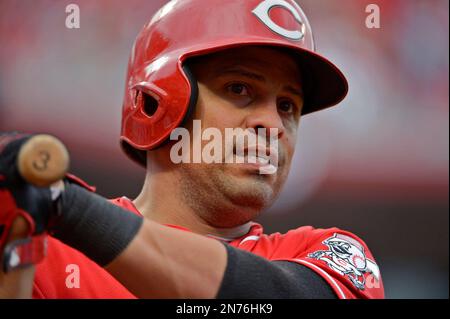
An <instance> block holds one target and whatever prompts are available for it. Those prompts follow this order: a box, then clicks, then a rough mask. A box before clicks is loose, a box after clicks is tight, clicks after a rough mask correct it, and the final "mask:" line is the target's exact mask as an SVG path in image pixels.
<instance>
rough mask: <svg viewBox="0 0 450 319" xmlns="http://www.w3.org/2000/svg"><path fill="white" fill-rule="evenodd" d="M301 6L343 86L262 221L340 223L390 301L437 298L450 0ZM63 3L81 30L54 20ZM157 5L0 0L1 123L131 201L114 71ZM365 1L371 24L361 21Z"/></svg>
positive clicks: (313, 122) (444, 259) (133, 173)
mask: <svg viewBox="0 0 450 319" xmlns="http://www.w3.org/2000/svg"><path fill="white" fill-rule="evenodd" d="M298 2H299V4H300V5H301V6H302V7H303V9H304V11H305V12H306V14H307V15H308V17H309V20H310V22H311V24H312V27H313V30H314V31H315V38H316V43H317V46H318V51H319V52H320V53H323V54H324V55H325V56H327V57H329V58H330V59H331V60H332V61H334V62H335V63H336V64H337V65H339V66H340V67H342V69H343V71H344V73H345V74H346V75H347V76H348V79H349V82H350V93H349V96H348V98H347V99H346V100H345V101H344V102H343V103H342V104H341V105H340V106H338V107H336V108H333V109H330V110H327V111H324V112H320V113H317V114H312V115H308V116H306V117H305V118H304V119H302V123H301V129H300V137H299V146H298V149H297V153H296V158H295V162H294V167H293V168H292V174H291V176H290V179H289V181H288V184H287V185H286V187H285V190H284V192H283V194H282V195H281V197H280V199H279V200H278V202H277V203H276V204H275V205H274V206H273V207H272V208H270V209H269V210H268V211H267V212H265V214H264V215H263V216H261V218H260V220H259V221H260V222H262V223H263V224H264V225H265V227H266V229H267V231H280V232H284V231H286V230H288V229H290V228H293V227H297V226H300V225H313V226H316V227H331V226H337V227H341V228H344V229H349V230H351V231H353V232H355V233H356V234H358V235H360V236H361V237H362V238H363V239H364V240H365V241H366V242H367V243H368V245H369V247H371V249H372V252H373V253H374V255H375V257H376V258H377V261H378V263H379V264H380V267H381V271H382V275H383V278H384V281H385V287H386V295H387V297H388V298H448V252H449V247H448V243H449V237H448V209H449V203H448V180H449V89H448V86H449V73H448V72H449V57H448V55H449V40H448V33H449V31H448V28H449V21H448V19H449V14H448V12H449V2H448V1H446V0H427V1H423V0H376V1H375V0H374V1H370V0H367V1H365V0H321V1H313V0H298ZM70 3H76V4H78V5H79V7H80V10H81V28H80V29H72V30H70V29H67V28H66V27H65V19H66V15H67V14H66V13H65V7H66V6H67V5H68V4H70ZM163 3H165V1H163V0H127V1H126V2H125V1H121V0H97V1H88V0H72V1H65V0H61V1H53V0H22V1H15V0H2V1H1V2H0V43H1V45H0V129H1V130H2V131H4V130H20V131H29V132H48V133H53V134H56V135H57V136H59V137H60V138H61V139H63V140H64V141H65V142H66V143H67V144H68V146H69V148H70V151H71V155H72V159H73V164H72V168H73V169H72V171H73V172H74V173H76V174H78V175H80V176H81V177H83V178H84V179H86V180H87V181H88V182H90V183H91V184H95V185H96V186H97V187H98V190H99V193H101V194H103V195H105V196H108V197H114V196H122V195H126V196H128V197H130V198H133V197H134V196H136V195H137V192H138V191H139V190H140V187H141V183H142V181H143V177H144V176H143V175H144V174H143V173H144V171H143V170H142V169H141V168H139V167H137V166H136V165H135V164H133V163H131V162H130V161H128V160H127V159H126V157H125V156H124V155H123V154H122V153H121V151H120V149H119V144H118V135H119V130H120V115H121V102H122V98H123V92H124V81H125V70H126V65H127V59H128V55H129V50H130V48H131V46H132V44H133V41H134V38H135V36H136V34H137V33H138V31H139V30H140V28H141V27H142V26H143V24H144V23H145V22H147V21H148V20H149V18H150V17H151V16H152V14H153V13H154V12H155V11H156V9H157V8H159V7H160V6H161V5H162V4H163ZM370 3H376V4H377V5H379V7H380V8H381V28H380V29H368V28H367V27H366V25H365V19H366V16H367V15H368V13H366V12H365V8H366V6H367V5H368V4H370ZM180 23H189V18H188V17H187V19H186V21H183V22H180Z"/></svg>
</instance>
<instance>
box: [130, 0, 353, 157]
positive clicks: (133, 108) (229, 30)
mask: <svg viewBox="0 0 450 319" xmlns="http://www.w3.org/2000/svg"><path fill="white" fill-rule="evenodd" d="M244 45H264V46H276V47H284V48H288V49H291V50H292V51H293V52H295V54H296V55H297V56H298V61H299V63H300V64H301V66H303V68H304V69H303V73H306V75H305V74H304V76H305V79H304V80H305V81H308V82H309V83H308V86H309V87H310V88H311V90H310V91H309V93H308V94H307V96H306V97H305V105H304V108H303V114H308V113H311V112H314V111H318V110H321V109H324V108H327V107H330V106H333V105H336V104H338V103H339V102H340V101H342V99H343V98H344V97H345V96H346V94H347V90H348V86H347V81H346V79H345V77H344V75H343V74H342V73H341V72H340V71H339V70H338V68H337V67H335V66H334V65H333V64H332V63H331V62H329V61H328V60H327V59H325V58H323V57H321V56H320V55H318V54H316V53H314V51H315V47H314V39H313V34H312V31H311V27H310V25H309V23H308V20H307V18H306V16H305V14H304V13H303V11H302V9H301V8H300V7H299V5H298V4H297V3H296V2H295V1H294V0H226V1H224V0H172V1H170V2H168V3H167V4H166V5H165V6H164V7H163V8H161V9H160V10H159V11H158V12H157V13H156V14H155V15H154V16H153V18H152V20H151V21H150V22H149V23H147V24H146V25H145V26H144V28H143V29H142V31H141V32H140V34H139V35H138V37H137V39H136V41H135V43H134V46H133V49H132V52H131V57H130V60H129V64H128V75H127V81H126V91H125V98H124V104H123V118H122V134H121V144H122V147H123V149H124V150H125V152H126V153H127V154H128V155H129V156H130V157H131V158H132V159H133V160H135V161H137V162H138V163H140V164H143V165H145V162H146V156H145V151H147V150H151V149H154V148H156V147H158V146H159V145H161V144H162V143H163V142H164V141H166V140H167V139H168V137H169V136H170V133H171V132H172V130H173V129H175V128H176V127H179V126H180V125H181V124H182V122H183V120H184V119H185V118H186V117H187V116H188V113H189V112H190V111H192V109H193V107H194V106H195V104H196V102H197V82H196V81H195V79H194V78H193V77H192V75H191V73H190V71H189V68H188V67H187V66H186V63H185V61H186V60H187V59H189V58H190V57H194V56H200V55H205V54H209V53H213V52H217V51H219V50H223V49H226V48H233V47H239V46H244ZM305 70H307V71H306V72H305Z"/></svg>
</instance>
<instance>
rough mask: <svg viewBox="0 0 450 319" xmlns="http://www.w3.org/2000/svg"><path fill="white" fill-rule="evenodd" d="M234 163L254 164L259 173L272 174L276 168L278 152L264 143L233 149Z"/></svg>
mask: <svg viewBox="0 0 450 319" xmlns="http://www.w3.org/2000/svg"><path fill="white" fill-rule="evenodd" d="M234 155H236V157H235V159H236V163H238V164H245V165H250V166H255V167H256V168H259V170H260V173H261V174H274V173H275V172H276V171H277V169H278V152H277V150H275V149H274V148H271V147H269V148H267V147H265V146H264V145H251V146H248V147H246V148H244V149H241V150H237V149H236V147H235V149H234Z"/></svg>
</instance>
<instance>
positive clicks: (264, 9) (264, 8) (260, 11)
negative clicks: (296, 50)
mask: <svg viewBox="0 0 450 319" xmlns="http://www.w3.org/2000/svg"><path fill="white" fill-rule="evenodd" d="M294 3H295V2H294ZM274 7H282V8H284V9H286V10H288V11H289V12H290V13H292V15H293V16H294V18H295V20H296V21H297V22H298V23H299V24H300V26H301V27H300V30H287V29H285V28H283V27H281V26H280V25H278V24H276V23H275V22H274V21H273V20H272V19H271V18H270V16H269V13H270V10H271V9H272V8H274ZM296 7H297V8H296ZM297 9H299V10H297ZM299 11H301V9H300V8H299V7H298V4H297V3H295V7H294V5H292V4H290V3H288V2H286V1H284V0H264V1H263V2H261V3H260V4H259V5H258V6H257V7H256V8H255V9H254V10H253V11H252V12H253V13H254V14H255V15H256V16H257V17H258V18H259V19H260V20H261V21H262V22H263V23H264V24H265V25H266V26H268V27H269V28H270V29H271V30H272V31H274V32H276V33H278V34H279V35H282V36H283V37H286V38H288V39H291V40H297V41H298V40H302V39H303V37H304V36H305V24H304V23H303V21H302V19H301V17H300V14H299Z"/></svg>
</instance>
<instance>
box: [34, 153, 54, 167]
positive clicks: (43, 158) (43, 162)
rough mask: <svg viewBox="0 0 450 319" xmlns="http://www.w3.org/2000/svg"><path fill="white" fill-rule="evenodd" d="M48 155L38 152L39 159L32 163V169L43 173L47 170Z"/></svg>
mask: <svg viewBox="0 0 450 319" xmlns="http://www.w3.org/2000/svg"><path fill="white" fill-rule="evenodd" d="M49 161H50V154H49V153H48V152H47V151H40V152H39V158H38V159H36V160H34V161H33V167H34V168H35V169H37V170H38V171H45V170H46V169H47V168H48V162H49Z"/></svg>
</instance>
